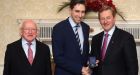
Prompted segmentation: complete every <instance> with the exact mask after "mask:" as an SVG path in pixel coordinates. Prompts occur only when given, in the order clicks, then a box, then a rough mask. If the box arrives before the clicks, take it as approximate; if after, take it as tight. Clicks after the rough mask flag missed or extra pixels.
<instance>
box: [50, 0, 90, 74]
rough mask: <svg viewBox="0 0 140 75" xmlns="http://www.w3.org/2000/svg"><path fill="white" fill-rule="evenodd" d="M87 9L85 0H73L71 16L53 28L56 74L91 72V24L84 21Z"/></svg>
mask: <svg viewBox="0 0 140 75" xmlns="http://www.w3.org/2000/svg"><path fill="white" fill-rule="evenodd" d="M85 11H86V9H85V2H84V1H83V0H71V3H70V16H69V17H68V18H67V19H66V20H63V21H61V22H59V23H58V24H56V25H55V26H54V28H53V34H52V49H53V55H54V62H55V64H56V67H55V75H82V74H83V75H88V73H89V68H88V67H87V58H88V54H89V42H88V37H89V26H88V25H87V24H86V23H84V22H82V19H83V17H84V16H85ZM77 30H78V31H77ZM77 32H78V33H77ZM77 34H78V35H77ZM77 37H78V38H77Z"/></svg>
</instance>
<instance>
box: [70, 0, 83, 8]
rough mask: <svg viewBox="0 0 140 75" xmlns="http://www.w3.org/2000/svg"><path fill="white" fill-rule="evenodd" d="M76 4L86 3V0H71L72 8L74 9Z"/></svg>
mask: <svg viewBox="0 0 140 75" xmlns="http://www.w3.org/2000/svg"><path fill="white" fill-rule="evenodd" d="M76 4H83V5H85V0H71V2H70V9H73V8H74V6H75V5H76Z"/></svg>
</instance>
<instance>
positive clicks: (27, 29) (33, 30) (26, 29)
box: [23, 28, 37, 32]
mask: <svg viewBox="0 0 140 75" xmlns="http://www.w3.org/2000/svg"><path fill="white" fill-rule="evenodd" d="M23 30H24V31H26V32H28V31H32V32H36V31H37V29H31V28H24V29H23Z"/></svg>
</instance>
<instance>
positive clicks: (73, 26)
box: [69, 17, 84, 50]
mask: <svg viewBox="0 0 140 75" xmlns="http://www.w3.org/2000/svg"><path fill="white" fill-rule="evenodd" d="M69 22H70V24H71V27H72V29H73V31H74V33H75V30H76V27H75V26H76V25H77V24H76V23H75V22H74V21H73V19H72V18H71V17H69ZM78 25H79V27H78V34H79V38H80V43H81V49H82V50H83V43H84V35H83V30H82V26H81V24H78Z"/></svg>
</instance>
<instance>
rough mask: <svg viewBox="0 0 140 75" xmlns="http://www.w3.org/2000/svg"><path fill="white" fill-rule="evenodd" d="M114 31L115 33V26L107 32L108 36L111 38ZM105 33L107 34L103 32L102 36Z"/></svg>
mask: <svg viewBox="0 0 140 75" xmlns="http://www.w3.org/2000/svg"><path fill="white" fill-rule="evenodd" d="M114 31H115V25H114V26H113V27H112V28H111V29H110V30H109V31H108V34H109V36H112V35H113V32H114ZM106 33H107V32H105V31H104V34H106Z"/></svg>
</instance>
